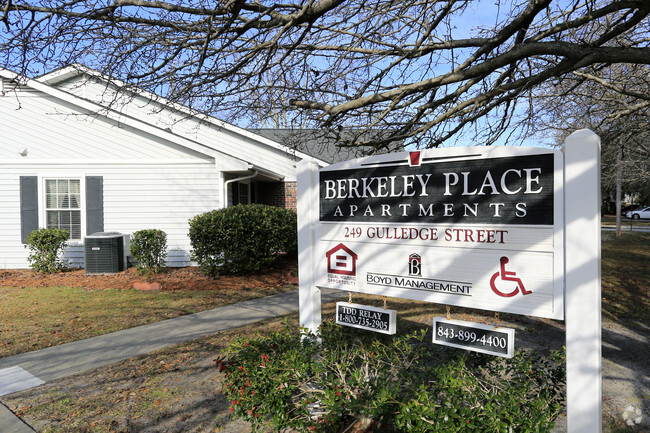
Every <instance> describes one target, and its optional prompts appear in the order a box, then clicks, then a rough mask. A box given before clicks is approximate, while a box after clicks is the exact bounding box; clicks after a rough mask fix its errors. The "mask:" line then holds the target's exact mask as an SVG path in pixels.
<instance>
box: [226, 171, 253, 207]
mask: <svg viewBox="0 0 650 433" xmlns="http://www.w3.org/2000/svg"><path fill="white" fill-rule="evenodd" d="M255 176H257V170H253V174H249V175H248V176H242V177H237V178H235V179H230V180H227V181H225V182H224V183H223V207H224V208H226V207H228V185H229V184H231V183H233V182H239V181H240V180H246V179H252V178H254V177H255Z"/></svg>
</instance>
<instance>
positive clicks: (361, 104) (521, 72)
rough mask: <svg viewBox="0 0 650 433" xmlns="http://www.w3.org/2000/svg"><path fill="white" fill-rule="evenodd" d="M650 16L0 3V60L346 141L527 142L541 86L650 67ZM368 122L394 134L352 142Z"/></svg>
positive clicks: (623, 8) (611, 4) (562, 10)
mask: <svg viewBox="0 0 650 433" xmlns="http://www.w3.org/2000/svg"><path fill="white" fill-rule="evenodd" d="M492 11H493V12H494V14H493V15H492V16H491V18H490V19H493V20H494V22H493V24H491V25H489V26H483V27H475V28H471V26H470V24H468V22H469V21H470V18H468V17H476V16H482V15H485V14H489V13H490V12H492ZM649 13H650V2H648V1H647V0H637V1H634V0H627V1H624V0H610V1H602V0H582V1H568V0H567V1H553V0H518V1H517V0H512V1H497V3H496V5H495V4H494V0H490V1H488V2H479V1H456V0H445V1H441V0H437V1H436V0H417V1H410V2H404V1H402V0H301V1H298V2H295V3H292V2H285V3H281V4H280V3H278V4H275V3H270V2H266V1H259V0H229V1H215V0H192V1H180V0H169V1H148V0H99V1H93V2H89V1H87V0H68V1H66V2H52V1H49V0H0V20H1V21H2V22H3V23H4V33H3V34H2V36H1V37H2V40H1V43H0V64H1V65H3V66H5V67H7V68H9V69H12V70H14V71H15V72H18V73H21V74H23V75H25V76H27V77H34V76H36V75H38V74H40V73H42V72H44V71H46V70H50V69H52V68H55V67H58V66H62V65H68V64H71V63H82V64H85V65H87V66H89V67H92V68H95V69H98V70H100V71H101V72H104V73H105V74H106V75H108V76H111V77H114V78H116V79H120V80H122V81H124V82H126V83H129V84H131V85H134V86H138V87H141V88H144V89H147V90H149V91H152V92H154V93H157V94H160V95H162V96H166V97H169V98H170V99H172V100H173V101H175V102H179V103H182V104H185V105H189V106H191V107H193V108H195V109H198V110H201V111H205V112H208V113H209V114H212V115H215V116H217V117H221V118H224V120H230V121H233V120H234V119H237V123H238V124H240V125H241V126H248V125H246V124H245V123H246V121H247V120H249V121H254V120H255V119H254V118H248V117H247V115H248V113H249V106H250V103H251V101H254V102H255V103H259V104H260V106H262V105H265V104H268V103H269V101H271V102H272V103H275V104H277V103H279V104H282V107H283V109H284V113H287V115H289V116H303V117H302V118H301V120H300V122H299V123H300V124H303V125H308V126H312V127H321V128H329V129H330V130H332V131H334V132H337V131H339V130H341V129H351V130H354V131H360V132H359V134H352V135H346V137H348V138H346V140H345V141H346V143H347V144H348V145H363V144H372V145H373V146H376V147H378V148H381V147H383V146H386V145H388V143H390V142H391V141H395V140H405V139H409V140H411V141H412V142H413V143H415V144H417V145H419V146H421V147H435V146H437V145H439V144H441V143H443V142H446V141H448V140H450V139H452V138H457V137H464V136H466V134H469V136H471V137H472V138H473V139H475V140H478V143H479V144H490V143H493V142H494V141H496V140H498V139H499V138H500V137H502V135H503V134H504V133H505V132H506V131H508V127H510V126H513V125H518V126H520V127H522V128H523V129H520V130H519V133H523V134H526V133H528V132H529V130H530V128H531V119H532V117H531V116H530V114H531V111H534V108H533V107H532V105H530V101H531V100H532V96H534V95H533V92H534V90H535V89H536V88H537V87H539V86H540V85H542V84H544V83H546V82H548V81H549V80H555V79H562V78H563V77H565V76H567V75H568V74H572V73H574V74H577V73H582V71H585V70H586V68H589V67H594V68H597V67H598V66H600V65H608V64H620V63H626V64H637V65H648V64H650V48H649V47H648V42H649V38H648V37H647V35H648V34H650V28H649V27H650V26H649V20H648V14H649ZM622 36H624V37H625V39H626V40H627V41H628V42H629V43H628V44H627V45H625V46H621V45H617V44H614V43H612V42H613V41H616V40H618V39H620V38H621V37H622ZM269 74H270V76H271V77H273V78H274V79H273V80H272V81H269V80H268V79H267V78H268V76H269ZM278 92H280V94H281V97H278ZM634 97H635V98H636V99H637V100H638V101H639V102H640V103H641V102H647V101H648V99H649V96H648V93H647V92H645V93H641V94H636V95H635V96H634ZM295 110H299V111H295ZM298 113H299V114H298ZM242 123H244V124H243V125H242ZM290 123H291V122H290ZM377 128H380V129H384V130H390V131H391V134H388V135H381V136H380V137H379V138H377V137H375V138H372V139H371V140H370V142H368V140H366V139H364V138H363V137H367V136H368V135H367V134H366V135H364V134H363V130H364V129H377ZM350 136H351V137H352V138H349V137H350Z"/></svg>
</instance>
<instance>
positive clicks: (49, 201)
mask: <svg viewBox="0 0 650 433" xmlns="http://www.w3.org/2000/svg"><path fill="white" fill-rule="evenodd" d="M45 207H46V208H53V207H56V194H47V195H46V196H45Z"/></svg>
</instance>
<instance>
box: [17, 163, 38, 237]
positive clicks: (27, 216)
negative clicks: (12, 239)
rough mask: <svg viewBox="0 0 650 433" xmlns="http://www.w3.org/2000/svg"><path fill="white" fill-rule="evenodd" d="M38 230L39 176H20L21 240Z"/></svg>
mask: <svg viewBox="0 0 650 433" xmlns="http://www.w3.org/2000/svg"><path fill="white" fill-rule="evenodd" d="M37 228H38V176H20V238H21V242H22V243H25V241H26V240H27V236H29V234H30V233H31V232H32V231H34V230H36V229H37Z"/></svg>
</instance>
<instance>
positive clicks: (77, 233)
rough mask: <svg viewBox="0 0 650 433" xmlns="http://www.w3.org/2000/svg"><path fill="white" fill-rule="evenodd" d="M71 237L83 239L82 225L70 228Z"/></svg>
mask: <svg viewBox="0 0 650 433" xmlns="http://www.w3.org/2000/svg"><path fill="white" fill-rule="evenodd" d="M68 231H69V232H70V239H81V226H80V225H73V226H72V227H71V228H70V230H68Z"/></svg>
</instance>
